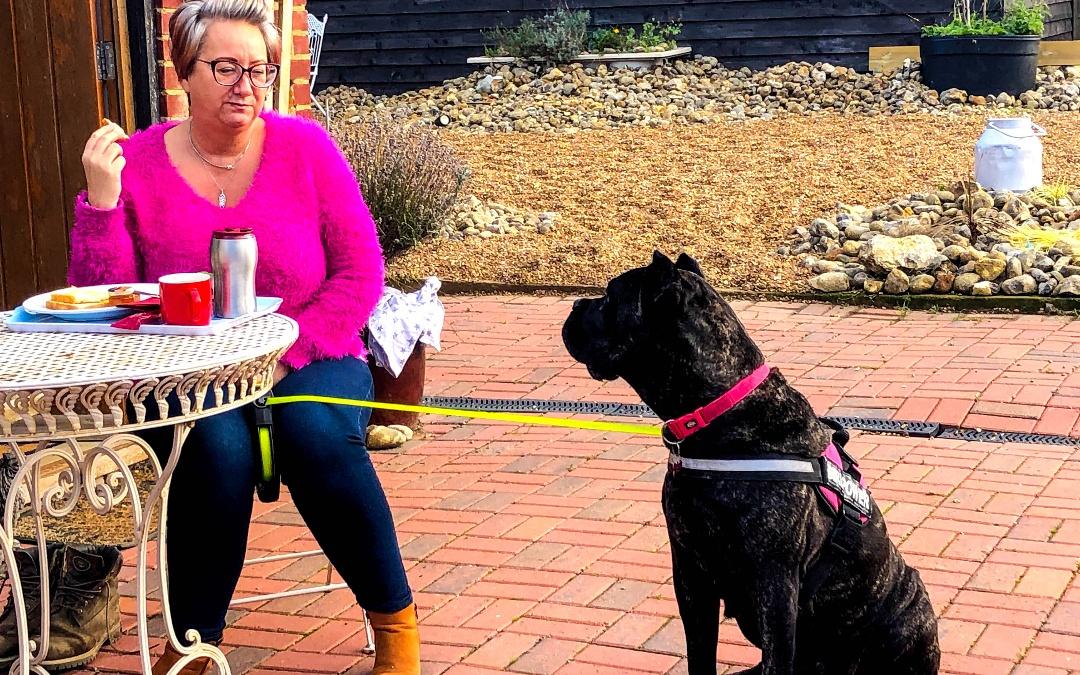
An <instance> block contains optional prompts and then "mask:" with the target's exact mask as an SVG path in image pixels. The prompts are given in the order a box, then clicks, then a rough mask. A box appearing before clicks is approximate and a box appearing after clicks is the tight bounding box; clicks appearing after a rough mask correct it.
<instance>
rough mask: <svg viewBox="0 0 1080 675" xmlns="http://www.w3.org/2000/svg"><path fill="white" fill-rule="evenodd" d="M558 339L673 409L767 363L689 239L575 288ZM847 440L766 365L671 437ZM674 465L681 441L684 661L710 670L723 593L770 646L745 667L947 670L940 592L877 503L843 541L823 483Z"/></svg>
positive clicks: (668, 483) (738, 452) (716, 449)
mask: <svg viewBox="0 0 1080 675" xmlns="http://www.w3.org/2000/svg"><path fill="white" fill-rule="evenodd" d="M563 341H564V342H565V344H566V348H567V350H568V351H569V352H570V354H571V355H572V356H573V357H574V358H575V359H577V360H578V361H580V362H582V363H584V364H585V366H586V367H587V368H588V370H589V373H590V374H591V375H592V376H593V377H594V378H596V379H599V380H613V379H616V378H619V377H621V378H623V379H624V380H626V381H627V382H628V383H629V384H630V386H632V387H633V388H634V390H635V391H637V393H638V394H639V395H640V396H641V399H642V400H643V401H644V402H645V403H646V404H647V405H648V406H649V407H651V408H652V409H653V411H655V412H656V414H657V415H659V416H660V418H661V419H664V420H672V419H675V418H678V417H680V416H683V415H686V414H687V413H689V412H691V411H694V410H696V409H698V408H700V407H702V406H704V405H706V404H708V403H710V402H712V401H714V400H715V399H717V397H719V396H721V395H722V394H724V393H725V392H727V391H729V390H730V389H731V388H732V387H733V386H735V385H736V383H738V382H739V381H740V380H742V379H743V378H744V377H746V376H747V374H749V373H752V372H754V371H755V370H758V369H759V368H760V366H761V365H762V364H763V363H764V358H763V356H762V354H761V351H760V350H759V349H758V348H757V346H756V345H755V344H754V342H753V341H752V340H751V339H750V337H749V335H747V333H746V331H745V330H744V328H743V327H742V325H741V324H740V323H739V320H738V319H737V318H736V317H735V314H734V312H733V311H732V310H731V307H729V306H728V304H727V303H726V302H725V301H724V300H723V299H722V298H721V297H720V295H719V294H717V293H716V291H715V290H713V288H712V287H711V286H709V284H708V283H707V282H706V281H705V279H704V277H703V275H702V273H701V269H700V268H699V267H698V265H697V263H696V262H695V261H694V260H693V259H692V258H690V257H689V256H686V255H685V254H683V255H682V256H680V257H679V259H678V261H677V262H676V263H672V262H671V260H670V259H668V258H667V257H666V256H664V255H662V254H660V253H659V252H657V253H656V254H654V256H653V261H652V264H650V265H649V266H648V267H641V268H638V269H634V270H631V271H629V272H626V273H624V274H622V275H620V276H619V277H617V278H615V279H614V280H612V281H611V282H610V283H609V284H608V287H607V292H606V294H605V295H604V296H603V297H602V298H599V299H596V300H585V299H583V300H578V301H577V302H575V303H574V309H573V311H572V312H571V313H570V316H569V318H567V320H566V324H565V325H564V326H563ZM758 372H761V373H764V372H766V371H761V370H758ZM668 440H671V439H668ZM844 440H846V434H844V433H843V432H839V433H837V434H835V436H834V432H833V430H832V429H829V428H828V427H827V426H826V425H825V424H823V423H822V421H821V420H819V418H818V417H817V416H816V415H815V414H814V411H813V409H812V408H811V407H810V404H809V402H807V400H806V398H804V397H803V396H802V394H800V393H799V392H797V391H796V390H795V389H794V388H792V387H791V386H790V385H789V384H788V383H787V381H786V380H785V379H784V377H783V376H782V375H781V374H780V373H779V372H778V371H775V370H773V371H771V372H769V373H768V375H767V376H766V377H765V379H764V381H762V382H761V384H760V386H757V387H756V389H754V390H753V391H752V393H750V394H749V395H748V396H746V397H745V398H744V399H742V400H741V402H739V403H738V404H736V405H735V406H734V407H733V408H731V410H730V411H729V412H726V413H725V414H723V415H722V416H721V417H719V418H718V419H716V420H715V421H713V422H712V423H711V424H708V425H707V426H700V428H699V429H698V430H696V433H694V434H693V435H691V436H688V437H687V438H685V440H683V442H682V443H681V444H676V443H672V444H670V445H669V447H672V448H673V449H674V450H676V451H677V452H678V456H681V457H684V458H689V459H687V460H686V464H687V465H690V464H691V463H692V462H693V459H695V458H696V459H724V458H754V457H761V456H763V455H764V456H773V457H775V456H783V457H788V458H795V459H796V462H799V461H802V462H804V463H808V462H805V460H803V459H802V458H818V457H821V455H822V453H823V450H824V449H825V448H826V447H827V446H828V445H829V443H830V442H835V443H836V444H838V445H842V442H843V441H844ZM817 461H818V462H820V460H817ZM679 466H680V464H679V461H678V459H677V456H676V455H673V464H672V465H671V467H670V468H669V471H668V474H667V477H666V479H665V481H664V491H663V507H664V514H665V516H666V518H667V526H668V536H669V538H670V541H671V555H672V562H673V571H674V583H675V595H676V598H677V600H678V604H679V614H680V615H681V616H682V620H683V625H684V630H685V631H686V646H687V656H688V662H689V672H690V675H715V673H716V648H717V631H718V624H719V614H720V601H721V600H723V602H724V613H725V615H727V616H730V617H734V618H735V619H736V621H737V622H738V624H739V628H740V629H741V630H742V632H743V634H744V635H745V636H746V638H747V639H748V640H749V641H750V642H752V643H753V644H754V645H756V646H757V647H759V648H760V649H761V651H762V662H761V664H759V665H758V666H755V667H754V668H751V669H750V670H748V671H744V672H745V673H750V674H763V675H809V674H814V675H909V674H910V675H929V674H932V673H937V672H938V666H939V661H940V649H939V646H938V639H937V620H936V618H935V616H934V610H933V607H932V606H931V604H930V599H929V597H928V596H927V594H926V589H925V587H924V586H923V584H922V581H921V580H920V578H919V573H918V572H917V571H915V570H914V569H912V568H910V567H908V566H907V565H906V564H905V563H904V561H903V559H901V557H900V554H899V552H898V551H897V550H896V548H895V547H894V546H893V544H892V542H891V541H890V540H889V538H888V536H887V535H886V531H885V522H884V520H883V518H882V515H881V511H880V510H879V509H878V508H877V506H876V505H874V504H873V503H872V502H870V501H868V502H867V504H864V505H863V506H864V509H865V511H866V514H867V515H866V516H865V517H863V518H862V519H861V521H860V520H858V519H857V520H855V521H853V522H855V523H857V524H856V525H855V526H854V528H855V529H854V530H853V531H854V533H855V534H854V536H853V537H852V538H851V539H850V540H849V541H848V546H846V547H841V546H839V545H837V546H834V545H833V544H834V543H835V541H834V539H833V538H832V537H833V535H834V525H835V523H836V522H838V521H837V518H838V517H840V518H842V517H843V515H844V514H845V513H850V510H849V511H841V513H840V515H839V516H838V514H836V513H834V512H833V511H831V510H830V509H829V505H828V504H826V503H825V501H824V499H822V498H820V496H819V494H818V493H819V488H818V487H817V486H815V485H811V484H807V483H804V482H789V481H785V480H770V479H765V480H760V479H759V480H739V479H737V478H732V477H731V475H730V474H723V475H722V476H721V475H720V474H716V473H710V472H709V471H702V470H690V469H688V468H679ZM864 495H865V493H864ZM843 508H845V509H846V508H847V507H846V506H844V507H843ZM841 548H846V549H848V550H847V552H846V553H842V552H841V551H840V549H841ZM823 571H824V574H823V573H822V572H823Z"/></svg>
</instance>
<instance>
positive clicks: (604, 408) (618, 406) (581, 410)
mask: <svg viewBox="0 0 1080 675" xmlns="http://www.w3.org/2000/svg"><path fill="white" fill-rule="evenodd" d="M423 403H424V405H430V406H435V407H440V408H457V409H459V410H483V411H487V412H535V413H549V412H553V413H564V414H571V415H605V416H609V417H639V418H650V417H651V418H656V414H655V413H654V412H653V411H652V409H651V408H649V407H648V406H647V405H643V404H641V403H616V402H613V401H546V400H542V399H529V398H522V399H516V398H469V397H467V396H426V397H424V401H423ZM828 419H830V420H833V421H834V422H837V423H839V424H841V425H842V426H843V427H844V428H846V429H854V430H858V431H866V432H869V433H874V434H896V435H900V436H917V437H920V438H948V439H952V440H960V441H984V442H987V443H1031V444H1043V445H1069V446H1075V445H1080V438H1072V437H1071V436H1059V435H1054V434H1026V433H1021V432H1016V431H986V430H983V429H965V428H962V427H950V426H944V425H941V424H938V423H937V422H918V421H914V420H883V419H875V418H872V417H829V418H828Z"/></svg>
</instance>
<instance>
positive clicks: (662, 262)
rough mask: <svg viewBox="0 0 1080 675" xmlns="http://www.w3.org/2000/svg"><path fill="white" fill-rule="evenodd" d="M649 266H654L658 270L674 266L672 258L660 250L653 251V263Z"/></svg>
mask: <svg viewBox="0 0 1080 675" xmlns="http://www.w3.org/2000/svg"><path fill="white" fill-rule="evenodd" d="M649 267H654V268H656V269H657V270H665V271H666V268H670V267H672V262H671V258H669V257H667V256H666V255H664V254H663V253H661V252H660V251H659V250H654V251H653V252H652V263H650V264H649Z"/></svg>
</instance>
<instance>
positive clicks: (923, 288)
mask: <svg viewBox="0 0 1080 675" xmlns="http://www.w3.org/2000/svg"><path fill="white" fill-rule="evenodd" d="M935 281H936V280H935V279H934V277H932V276H930V275H929V274H919V275H916V276H915V278H913V279H912V280H911V288H910V289H909V290H911V292H912V293H927V292H929V291H930V289H931V288H933V287H934V282H935Z"/></svg>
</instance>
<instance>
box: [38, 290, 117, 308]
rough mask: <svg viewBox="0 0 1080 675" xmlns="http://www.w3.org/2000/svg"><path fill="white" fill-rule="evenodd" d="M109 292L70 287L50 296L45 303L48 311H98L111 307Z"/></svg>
mask: <svg viewBox="0 0 1080 675" xmlns="http://www.w3.org/2000/svg"><path fill="white" fill-rule="evenodd" d="M109 296H110V294H109V292H108V291H106V290H103V289H99V288H79V287H77V286H68V287H67V288H61V289H60V290H58V291H53V292H52V293H50V294H49V299H48V300H46V301H45V307H47V308H48V309H97V308H99V307H109V306H110V304H111V303H110V302H109Z"/></svg>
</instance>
